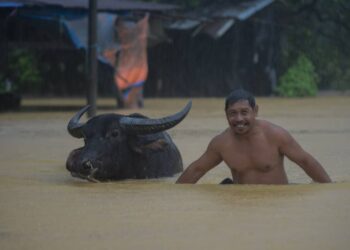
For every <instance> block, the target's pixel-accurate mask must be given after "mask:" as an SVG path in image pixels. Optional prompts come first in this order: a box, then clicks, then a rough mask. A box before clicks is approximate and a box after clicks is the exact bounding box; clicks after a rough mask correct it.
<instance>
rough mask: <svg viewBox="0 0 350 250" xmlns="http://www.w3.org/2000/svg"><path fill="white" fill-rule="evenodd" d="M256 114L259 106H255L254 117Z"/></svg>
mask: <svg viewBox="0 0 350 250" xmlns="http://www.w3.org/2000/svg"><path fill="white" fill-rule="evenodd" d="M258 112H259V106H258V105H255V107H254V113H255V115H258Z"/></svg>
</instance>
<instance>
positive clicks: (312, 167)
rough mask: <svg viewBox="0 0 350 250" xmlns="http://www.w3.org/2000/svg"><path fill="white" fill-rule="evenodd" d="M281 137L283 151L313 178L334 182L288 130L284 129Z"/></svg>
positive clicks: (319, 180) (318, 180) (317, 180)
mask: <svg viewBox="0 0 350 250" xmlns="http://www.w3.org/2000/svg"><path fill="white" fill-rule="evenodd" d="M280 138H281V145H280V151H281V153H282V154H284V155H285V156H287V157H288V159H290V160H291V161H293V162H295V163H296V164H298V165H299V166H300V167H301V168H302V169H303V170H304V171H305V173H306V174H307V175H308V176H310V178H311V179H312V180H314V181H315V182H320V183H328V182H332V180H331V178H330V177H329V175H328V174H327V172H326V171H325V169H324V168H323V167H322V165H321V164H320V163H319V162H318V161H317V160H316V159H315V158H314V157H313V156H312V155H310V154H309V153H308V152H306V151H305V150H304V149H303V148H302V147H301V146H300V145H299V144H298V143H297V142H296V141H295V139H294V138H293V137H292V136H291V135H290V134H289V133H288V132H287V131H285V130H282V131H281V132H280Z"/></svg>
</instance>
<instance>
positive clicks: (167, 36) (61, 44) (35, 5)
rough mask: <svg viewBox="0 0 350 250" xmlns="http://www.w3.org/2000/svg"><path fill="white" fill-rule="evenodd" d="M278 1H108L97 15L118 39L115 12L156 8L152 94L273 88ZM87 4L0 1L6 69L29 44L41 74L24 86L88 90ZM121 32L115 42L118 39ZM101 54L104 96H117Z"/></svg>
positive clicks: (35, 90) (1, 60) (65, 92)
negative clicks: (194, 4) (183, 4)
mask: <svg viewBox="0 0 350 250" xmlns="http://www.w3.org/2000/svg"><path fill="white" fill-rule="evenodd" d="M273 2H274V1H273V0H251V1H230V2H229V3H227V4H220V5H218V4H215V3H214V4H210V5H207V6H203V7H200V8H197V9H195V10H192V11H191V12H187V11H185V10H181V9H177V8H176V6H172V5H162V4H154V3H143V2H135V1H110V0H102V1H99V6H100V7H99V17H100V19H103V15H104V17H106V16H107V17H108V18H105V20H109V21H108V22H104V23H103V25H101V26H100V27H105V26H106V24H108V25H109V26H108V27H111V29H110V31H109V33H108V34H107V36H105V37H112V38H113V39H114V38H115V37H114V36H115V34H112V33H113V27H112V26H113V23H114V21H113V20H115V18H116V16H123V17H124V18H128V19H130V20H132V19H135V20H136V19H137V18H138V17H139V16H140V15H143V14H144V13H145V12H149V13H150V30H151V32H150V34H149V47H148V56H149V60H148V62H149V77H148V80H147V82H146V84H145V90H144V91H145V96H146V97H147V96H148V97H154V96H158V97H167V96H225V95H227V93H228V92H229V91H230V90H232V89H233V88H236V87H244V88H246V89H248V90H250V91H252V92H253V93H255V94H257V95H270V94H271V93H272V91H273V89H274V87H275V86H276V78H277V76H276V64H277V61H278V60H277V59H278V48H279V46H278V44H279V36H278V32H277V30H276V28H275V26H274V25H271V23H272V22H273V20H274V4H273ZM87 3H88V1H58V0H57V1H56V0H50V1H48V0H45V1H43V0H42V1H19V0H16V1H0V22H1V23H2V26H1V34H2V35H1V36H0V66H1V67H0V68H1V72H0V75H2V76H3V77H7V76H8V65H10V64H11V56H12V54H11V53H12V51H14V50H17V49H25V50H26V51H29V52H31V53H33V54H35V58H36V64H35V65H36V67H37V70H38V71H39V72H40V76H41V81H40V84H36V85H33V86H31V85H30V84H29V85H28V84H27V85H26V86H22V90H21V91H22V92H23V93H25V94H31V95H33V94H36V95H43V94H44V95H58V96H72V95H74V96H79V95H81V96H85V95H86V42H84V38H82V37H83V36H82V34H81V33H84V31H86V30H87V28H86V27H85V28H84V26H86V20H85V23H84V19H86V15H87V7H88V5H87ZM111 3H114V5H113V6H111V5H108V4H111ZM47 4H49V5H47ZM55 4H57V6H56V5H55ZM118 4H119V5H118ZM111 20H112V21H111ZM79 25H80V26H79ZM111 25H112V26H111ZM82 31H83V32H82ZM101 33H103V31H102V30H101V28H100V34H101ZM83 35H84V34H83ZM85 35H86V32H85ZM100 38H101V37H100ZM115 39H116V40H115V42H116V43H115V44H112V45H113V46H118V44H117V38H115ZM105 40H106V38H104V39H100V41H101V42H103V41H105ZM99 46H100V45H99ZM101 46H102V45H101ZM100 59H101V60H99V81H98V88H99V90H98V92H99V95H101V96H113V95H115V89H114V88H115V86H114V83H113V67H110V65H108V63H106V62H105V61H104V60H103V58H101V57H100ZM33 65H34V64H33ZM10 71H11V70H10Z"/></svg>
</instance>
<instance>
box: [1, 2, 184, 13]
mask: <svg viewBox="0 0 350 250" xmlns="http://www.w3.org/2000/svg"><path fill="white" fill-rule="evenodd" d="M11 4H12V5H20V4H23V5H24V6H38V5H39V6H45V5H50V6H57V7H64V8H77V9H88V8H89V0H12V1H10V0H0V7H2V6H3V7H6V5H7V6H10V5H11ZM97 8H98V10H99V11H118V10H146V11H166V10H174V9H177V8H178V7H177V6H176V5H170V4H159V3H150V2H141V1H134V0H98V1H97Z"/></svg>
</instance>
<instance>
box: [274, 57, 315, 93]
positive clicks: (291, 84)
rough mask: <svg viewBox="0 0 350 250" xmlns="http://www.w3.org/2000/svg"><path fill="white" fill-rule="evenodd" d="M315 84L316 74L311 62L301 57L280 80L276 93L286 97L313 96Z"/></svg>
mask: <svg viewBox="0 0 350 250" xmlns="http://www.w3.org/2000/svg"><path fill="white" fill-rule="evenodd" d="M316 82H317V74H316V73H315V69H314V66H313V64H312V62H311V61H310V60H309V59H308V58H307V57H306V56H304V55H301V56H299V57H298V59H297V61H296V62H295V64H293V65H292V66H291V67H290V68H289V69H288V70H287V71H286V73H284V74H283V75H282V77H281V78H280V85H279V86H278V87H277V93H278V94H279V95H281V96H286V97H294V96H298V97H304V96H315V95H316V93H317V84H316Z"/></svg>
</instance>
